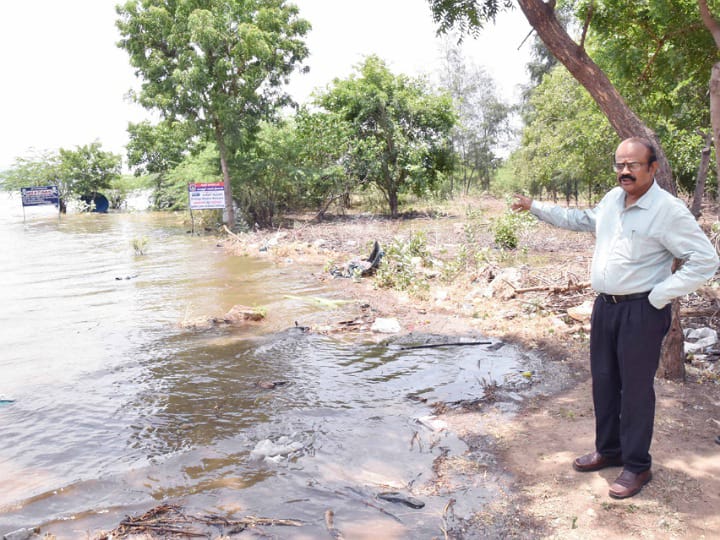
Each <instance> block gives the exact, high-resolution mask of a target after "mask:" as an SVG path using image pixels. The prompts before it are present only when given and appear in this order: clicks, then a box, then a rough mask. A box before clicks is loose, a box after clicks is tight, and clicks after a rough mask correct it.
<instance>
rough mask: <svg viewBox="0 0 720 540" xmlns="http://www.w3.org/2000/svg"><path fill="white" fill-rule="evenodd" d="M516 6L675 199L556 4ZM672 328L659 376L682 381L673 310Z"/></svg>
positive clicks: (643, 130)
mask: <svg viewBox="0 0 720 540" xmlns="http://www.w3.org/2000/svg"><path fill="white" fill-rule="evenodd" d="M698 1H699V2H704V1H705V0H698ZM518 4H520V8H521V9H522V11H523V13H524V14H525V17H526V18H527V20H528V22H529V23H530V25H531V26H532V27H533V28H534V29H535V32H537V34H538V36H539V37H540V39H542V41H543V43H545V46H546V47H547V48H548V50H549V51H550V52H551V53H552V54H553V56H555V58H557V59H558V61H559V62H561V63H562V64H563V65H564V66H565V67H566V68H567V70H568V71H569V72H570V73H571V74H572V76H573V77H575V79H576V80H577V81H578V82H579V83H580V84H582V85H583V87H584V88H585V89H586V90H587V91H588V93H589V94H590V95H591V96H592V98H593V99H594V100H595V102H596V103H597V104H598V106H599V107H600V110H602V112H603V113H604V114H605V116H606V117H607V119H608V121H609V122H610V125H611V126H612V127H613V129H614V130H615V132H616V133H617V134H618V136H619V137H620V138H621V139H626V138H628V137H638V136H641V137H646V138H647V139H649V140H651V141H653V142H654V144H655V148H656V149H657V158H658V164H659V168H658V171H657V173H656V175H655V179H656V180H657V182H658V184H659V185H660V187H662V188H663V189H665V190H667V191H669V192H670V193H672V194H673V195H676V194H677V190H676V187H675V182H674V180H673V177H672V170H671V169H670V163H669V162H668V160H667V157H666V156H665V152H664V151H663V149H662V146H661V145H660V140H659V139H658V137H657V135H655V132H654V131H652V130H651V129H650V128H649V127H647V126H646V125H645V124H644V123H643V121H642V120H640V118H639V117H638V116H637V115H636V114H635V113H634V112H633V111H632V110H631V109H630V107H628V105H627V103H625V100H624V99H623V98H622V96H621V95H620V93H619V92H618V91H617V89H616V88H615V87H614V86H613V84H612V83H611V82H610V79H608V78H607V75H605V73H604V72H603V71H602V70H601V69H600V68H599V67H598V66H597V65H596V64H595V62H593V60H592V59H591V58H590V57H589V56H588V54H587V53H586V52H585V49H584V48H583V47H581V46H580V45H578V44H577V43H575V42H574V41H573V40H572V38H571V37H570V36H569V35H568V33H567V32H566V31H565V28H563V26H562V25H561V24H560V22H559V21H558V20H557V18H556V17H555V11H554V7H555V2H554V1H550V2H548V3H547V4H546V3H545V2H543V0H518ZM609 159H610V156H608V160H609ZM672 324H673V326H672V329H671V331H670V332H668V335H667V336H666V338H665V341H664V343H663V350H662V353H661V357H660V368H659V369H658V374H660V375H661V376H663V377H666V378H672V379H678V380H683V379H684V378H685V364H684V359H685V355H684V351H683V333H682V328H681V326H680V318H679V317H678V315H677V310H676V309H674V310H673V323H672Z"/></svg>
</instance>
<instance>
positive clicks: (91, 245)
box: [0, 193, 531, 538]
mask: <svg viewBox="0 0 720 540" xmlns="http://www.w3.org/2000/svg"><path fill="white" fill-rule="evenodd" d="M186 229H187V227H186V226H184V225H183V224H182V223H181V222H180V219H179V218H178V217H177V216H173V215H168V214H155V213H149V212H137V213H125V214H107V215H97V214H85V215H79V214H75V215H68V216H63V217H62V218H61V219H58V217H57V215H56V214H55V213H54V212H53V211H52V209H51V208H34V209H27V210H26V215H25V219H24V220H23V212H22V208H21V206H20V202H19V200H18V199H17V198H14V199H8V198H7V196H6V195H5V194H2V193H0V299H1V301H2V304H0V398H2V399H4V400H5V401H3V402H0V403H2V404H1V405H0V437H1V439H0V485H1V486H2V488H1V489H0V535H2V534H5V533H7V532H10V531H13V530H16V529H19V528H21V527H35V526H39V527H41V528H42V531H43V533H45V532H50V533H53V534H56V535H57V537H58V538H85V537H88V536H90V537H92V535H93V534H95V532H96V531H98V530H101V529H105V530H109V529H112V528H114V527H115V526H117V524H118V523H119V522H120V521H121V520H122V519H123V518H124V517H125V516H126V515H134V514H140V513H143V512H145V511H146V510H148V509H150V508H152V507H154V506H156V505H158V504H160V503H161V502H172V503H176V504H181V505H183V506H185V507H186V508H188V509H190V510H195V511H196V512H198V513H216V514H220V515H223V516H228V517H231V518H240V517H243V516H265V517H273V518H284V519H296V520H301V521H302V522H303V526H302V527H297V528H296V527H292V528H282V527H274V528H272V529H271V530H270V531H268V532H269V533H270V534H271V535H272V536H274V537H278V538H318V537H326V536H327V534H328V533H327V531H326V529H325V526H326V525H325V521H324V518H323V515H324V512H325V510H327V509H332V510H333V511H334V512H335V520H336V525H337V526H338V528H339V529H341V530H342V531H343V533H344V534H345V536H346V537H348V538H430V537H432V536H434V535H437V534H439V533H440V525H441V524H442V515H443V508H444V507H445V506H446V505H447V503H448V500H449V498H450V496H451V495H452V494H443V493H440V494H430V493H429V487H428V486H429V485H430V482H431V480H432V464H433V461H434V460H436V458H438V456H440V455H441V454H442V455H461V454H462V453H463V452H465V451H466V450H467V448H466V446H465V444H464V443H463V442H462V441H460V440H458V439H457V438H456V437H455V436H454V435H452V434H451V433H449V432H448V431H446V430H443V429H442V426H438V425H436V424H434V423H433V419H432V418H430V417H429V415H430V410H429V409H428V407H427V405H426V402H433V401H458V400H463V399H469V400H471V399H475V398H477V397H480V396H482V394H483V391H484V389H485V388H486V385H487V384H488V382H492V381H503V380H508V378H510V379H512V378H513V377H515V378H518V377H519V379H520V380H521V379H522V377H520V376H519V375H518V373H520V372H523V371H525V370H526V369H528V363H529V362H531V359H529V358H528V357H527V356H525V355H523V354H521V353H519V352H518V351H516V350H514V349H512V348H511V347H509V346H505V347H502V348H500V349H499V350H491V349H492V348H489V347H487V346H468V347H444V348H434V349H401V348H400V347H398V346H388V345H387V344H384V343H382V344H377V343H374V342H368V343H357V342H354V341H347V340H339V339H334V338H330V337H327V336H323V335H318V334H314V333H304V332H301V331H298V330H297V329H296V328H294V326H295V321H300V322H301V323H302V322H304V321H306V320H313V319H318V318H327V319H328V320H342V317H343V311H342V310H343V308H342V307H334V308H333V307H328V306H327V305H323V304H318V303H316V302H313V301H312V299H313V298H329V299H338V298H337V297H334V296H333V292H332V291H331V290H329V289H325V288H324V287H326V286H325V285H322V282H320V281H319V280H317V279H308V277H309V275H310V273H311V272H320V271H322V270H321V269H319V268H304V267H302V266H301V265H298V264H296V263H294V262H293V261H291V260H287V261H285V263H284V264H281V265H276V264H271V263H269V262H267V261H266V260H263V259H260V258H258V259H254V258H245V257H229V256H227V255H225V254H224V253H223V252H222V250H221V249H220V248H218V247H217V246H216V243H215V241H214V240H213V239H212V238H209V237H197V236H191V235H189V234H188V233H187V230H186ZM142 237H147V239H148V242H147V252H146V254H145V255H137V254H136V253H135V252H134V250H133V248H132V241H133V239H138V238H142ZM303 299H307V301H304V300H303ZM235 304H244V305H249V306H262V307H264V308H266V309H267V310H268V312H269V313H270V314H271V316H270V317H269V321H268V322H267V323H266V324H262V325H259V326H257V327H253V328H251V329H237V328H235V329H232V328H214V329H211V330H204V331H203V330H191V329H187V328H183V327H182V325H180V324H179V323H180V322H182V321H187V320H192V319H195V318H199V317H203V316H208V315H209V316H214V315H221V314H223V313H225V312H226V311H227V310H229V309H230V308H231V307H232V306H233V305H235ZM333 310H335V311H336V312H337V313H335V312H334V311H333ZM263 381H273V382H280V383H281V384H278V386H277V387H276V388H274V389H265V388H261V387H259V386H258V383H259V382H263ZM408 396H416V397H421V398H422V399H421V400H418V399H408ZM382 491H400V492H402V493H405V494H409V493H412V494H413V495H415V496H416V497H418V498H420V499H421V500H422V501H423V502H425V507H424V508H422V509H413V508H410V507H408V506H406V505H403V504H401V503H392V502H386V501H381V500H378V499H376V498H375V496H376V495H377V493H379V492H382ZM493 496H494V495H493V493H492V490H491V489H489V488H485V487H483V486H482V485H479V486H478V485H475V486H467V487H466V489H464V490H463V494H462V504H464V505H465V506H466V511H467V512H468V513H470V512H471V511H472V510H473V509H474V510H475V511H478V510H480V509H481V508H482V506H483V504H485V503H486V502H487V501H488V500H489V499H490V498H491V497H493Z"/></svg>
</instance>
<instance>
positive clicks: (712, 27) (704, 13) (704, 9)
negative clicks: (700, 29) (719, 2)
mask: <svg viewBox="0 0 720 540" xmlns="http://www.w3.org/2000/svg"><path fill="white" fill-rule="evenodd" d="M698 7H699V8H700V17H701V18H702V22H703V23H704V24H705V27H706V28H707V29H708V30H709V31H710V34H712V37H713V39H714V40H715V46H716V47H717V48H718V49H720V24H718V22H717V20H716V19H715V17H713V15H712V13H710V8H708V5H707V0H698Z"/></svg>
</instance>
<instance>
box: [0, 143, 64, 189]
mask: <svg viewBox="0 0 720 540" xmlns="http://www.w3.org/2000/svg"><path fill="white" fill-rule="evenodd" d="M59 176H60V156H58V154H57V152H49V151H45V152H40V153H36V154H33V155H30V156H26V157H18V158H16V159H15V162H14V163H13V165H12V166H11V167H10V168H9V169H7V170H5V171H2V172H0V188H2V190H3V191H15V190H20V188H21V187H31V186H49V185H53V186H58V178H59ZM58 187H59V186H58ZM60 195H61V196H67V194H65V193H61V194H60Z"/></svg>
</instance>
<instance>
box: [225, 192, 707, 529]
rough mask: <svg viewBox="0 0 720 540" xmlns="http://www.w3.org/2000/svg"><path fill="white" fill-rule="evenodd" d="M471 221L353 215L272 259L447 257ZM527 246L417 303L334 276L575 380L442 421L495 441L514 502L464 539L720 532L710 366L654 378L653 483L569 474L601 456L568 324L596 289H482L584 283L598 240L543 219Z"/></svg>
mask: <svg viewBox="0 0 720 540" xmlns="http://www.w3.org/2000/svg"><path fill="white" fill-rule="evenodd" d="M473 204H475V205H478V206H480V207H481V210H482V211H483V212H487V213H488V214H489V215H492V214H493V212H494V213H497V212H498V211H499V209H500V210H501V209H502V207H503V206H504V203H501V202H498V201H495V200H492V199H483V200H482V201H479V202H478V201H474V202H473ZM465 222H466V219H465V218H464V216H463V215H462V213H461V212H458V213H457V214H456V215H455V216H453V215H447V216H441V217H437V216H432V217H428V218H422V217H421V218H419V219H414V220H407V221H405V222H402V221H400V222H390V221H386V220H377V219H372V218H357V219H349V220H344V221H341V222H335V223H330V224H323V225H319V226H304V227H301V228H299V229H297V230H295V231H290V232H289V233H288V234H285V235H283V237H282V240H280V241H279V242H277V243H276V246H277V247H276V250H275V255H276V256H280V257H282V256H285V255H287V254H288V253H292V254H293V257H294V258H295V259H296V260H302V258H303V257H304V258H306V259H308V260H309V259H311V258H314V257H315V258H317V257H320V258H324V259H325V260H326V261H330V262H337V261H342V260H343V259H346V258H348V257H351V256H353V255H357V254H358V253H361V252H362V250H363V249H364V244H365V243H366V242H363V240H367V239H378V240H379V241H380V243H381V245H383V246H388V245H390V244H391V243H392V242H393V241H394V240H397V239H398V238H402V237H407V236H408V235H412V234H414V233H415V232H417V231H423V234H424V235H425V237H426V238H427V241H428V247H429V249H430V251H431V252H434V253H438V257H443V258H444V260H446V261H447V260H448V259H451V258H452V257H453V256H456V254H457V252H458V250H459V249H461V248H462V247H463V244H462V241H461V240H458V239H459V238H460V237H461V236H462V233H463V231H465V232H466V231H467V228H466V227H465V224H464V223H465ZM486 222H487V220H486ZM480 231H481V234H475V236H474V237H473V241H474V242H476V243H477V245H478V246H480V245H491V244H492V238H491V237H490V234H491V233H490V232H489V227H485V228H483V227H480ZM483 231H484V232H483ZM476 233H477V231H476ZM483 234H484V236H483ZM266 240H267V239H266ZM253 242H255V243H252V242H251V243H248V242H245V243H239V244H238V246H240V245H242V247H239V248H238V249H240V250H241V251H242V250H243V249H245V250H249V251H250V252H252V250H254V249H255V248H256V246H257V243H259V242H261V241H259V240H257V239H256V240H254V241H253ZM521 246H522V254H518V253H516V254H515V255H514V256H513V258H506V259H505V260H503V257H504V255H503V254H502V253H498V252H495V253H494V257H495V259H494V260H492V261H491V262H488V263H487V264H486V265H485V266H484V267H482V266H479V267H478V268H476V269H475V271H470V272H467V273H465V274H463V275H461V276H458V277H457V279H456V280H455V281H450V282H442V281H440V280H431V283H430V287H429V289H428V290H427V291H426V292H425V294H423V295H421V297H420V298H418V297H416V296H413V295H410V294H408V293H404V292H397V291H390V290H387V289H378V288H377V287H374V284H373V281H372V279H362V280H357V281H355V280H350V279H345V280H335V286H336V287H337V288H338V291H339V294H342V295H343V296H345V297H354V298H355V299H357V300H358V301H359V302H360V301H361V302H363V303H367V304H369V305H371V306H374V309H375V313H374V315H375V316H379V317H394V318H396V319H398V321H399V322H400V323H401V326H402V328H403V332H413V331H424V332H427V331H428V330H431V331H432V332H433V333H438V334H440V333H442V334H448V335H453V334H457V335H462V334H467V333H468V332H476V333H477V332H480V333H482V334H483V335H486V336H493V337H496V338H500V339H502V340H504V341H509V342H514V343H516V344H519V345H521V346H523V347H524V348H526V349H527V350H530V351H533V352H535V353H537V354H540V355H542V356H543V357H544V358H545V360H546V361H547V362H550V363H552V362H556V363H558V365H560V364H562V366H563V367H564V368H565V370H566V371H568V372H571V373H572V374H573V381H574V382H573V381H571V382H570V383H569V387H567V388H566V389H564V390H563V391H561V392H560V393H552V394H549V395H548V394H539V395H536V396H534V397H532V398H530V399H528V400H527V401H526V402H525V403H524V405H523V407H522V408H521V409H520V411H519V412H517V413H515V414H514V415H513V416H512V417H511V418H510V420H508V416H507V414H505V413H502V414H501V413H500V412H499V411H497V410H495V409H494V408H493V407H492V406H488V407H485V408H484V409H483V410H476V411H461V410H456V409H449V410H446V411H444V412H443V413H442V416H443V418H442V419H443V420H445V421H446V422H448V424H449V425H450V426H451V427H452V429H453V430H455V431H456V432H457V433H458V434H459V435H460V436H461V437H462V438H463V439H464V440H465V441H466V442H467V443H468V445H469V447H470V450H469V452H470V453H472V451H473V441H477V440H481V439H482V440H483V441H485V442H487V440H488V438H489V439H490V440H491V441H492V446H493V447H494V448H495V451H496V454H497V456H496V457H497V460H498V461H497V466H498V467H499V468H500V469H501V470H502V472H503V475H504V476H503V478H505V480H504V482H505V493H506V496H505V497H502V498H501V499H500V500H498V501H497V502H496V503H495V504H493V505H492V507H490V508H483V509H478V513H477V515H476V516H475V517H474V518H473V519H472V520H469V521H468V522H467V523H465V533H464V534H463V537H466V538H478V537H506V538H563V539H565V538H583V539H587V538H603V539H606V540H607V539H614V538H628V537H639V538H657V539H665V538H667V539H670V538H688V539H691V538H692V539H695V538H708V539H710V538H720V445H717V444H715V442H714V439H715V437H716V436H717V435H718V434H720V384H719V380H720V370H718V366H717V365H716V364H717V362H715V365H711V366H710V368H711V369H710V371H708V370H703V369H694V368H693V367H692V366H690V365H689V366H688V367H689V372H688V378H687V381H686V382H685V383H684V384H678V383H672V382H668V381H664V380H658V381H657V384H656V391H657V400H658V401H657V417H656V425H655V437H654V442H653V447H652V449H651V452H652V455H653V460H654V466H653V473H654V478H653V480H652V482H651V483H650V484H648V485H647V486H646V487H645V489H643V491H642V492H641V493H640V494H639V495H637V496H635V497H633V498H631V499H628V500H623V501H616V500H613V499H611V498H610V497H609V496H608V495H607V491H608V488H609V485H610V484H611V483H612V481H613V480H614V478H615V476H616V475H617V474H618V473H619V469H606V470H604V471H600V472H594V473H577V472H575V471H574V470H573V469H572V466H571V463H572V460H573V458H574V457H575V456H577V455H580V454H583V453H586V452H588V451H591V450H593V433H594V420H593V410H592V403H591V398H590V382H589V372H588V366H587V362H588V360H587V359H588V345H587V331H588V325H587V322H583V321H575V320H573V319H571V318H570V317H568V314H567V308H569V307H573V306H578V305H581V304H582V303H583V302H584V301H588V300H591V299H592V298H593V294H592V292H591V291H590V290H587V289H586V290H580V291H576V292H570V293H568V294H554V293H551V292H548V291H538V292H534V293H529V294H523V295H514V296H513V295H511V294H507V293H503V291H502V290H496V291H494V292H493V293H492V294H491V295H488V292H487V290H488V286H489V285H490V284H491V283H492V281H494V280H496V279H497V278H498V276H499V275H501V274H502V273H503V271H504V269H505V266H506V265H511V266H513V268H514V270H515V271H516V274H515V276H516V277H517V276H519V277H518V279H519V281H520V283H519V286H522V287H527V286H538V285H539V286H542V285H555V286H558V285H559V286H563V285H567V284H568V283H578V282H581V281H583V279H587V275H588V265H589V261H590V257H591V253H592V251H591V250H592V237H591V236H589V235H582V234H575V233H567V232H562V231H557V230H554V229H551V228H549V227H545V226H544V225H538V227H537V228H536V229H534V230H533V231H532V232H531V233H528V234H527V235H526V236H524V237H523V238H522V243H521ZM465 247H467V246H465ZM270 251H271V253H270V256H273V254H272V250H270ZM510 259H512V260H510ZM319 279H328V278H327V277H326V276H325V277H323V276H319ZM502 279H509V278H506V277H503V278H502ZM696 300H697V299H696ZM715 302H716V303H715V307H716V309H717V301H716V300H715ZM711 311H712V310H711ZM683 324H684V325H690V326H700V325H708V326H711V327H717V318H712V317H711V318H707V317H705V318H695V319H688V320H683ZM713 369H714V371H713ZM566 386H567V385H566Z"/></svg>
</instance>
